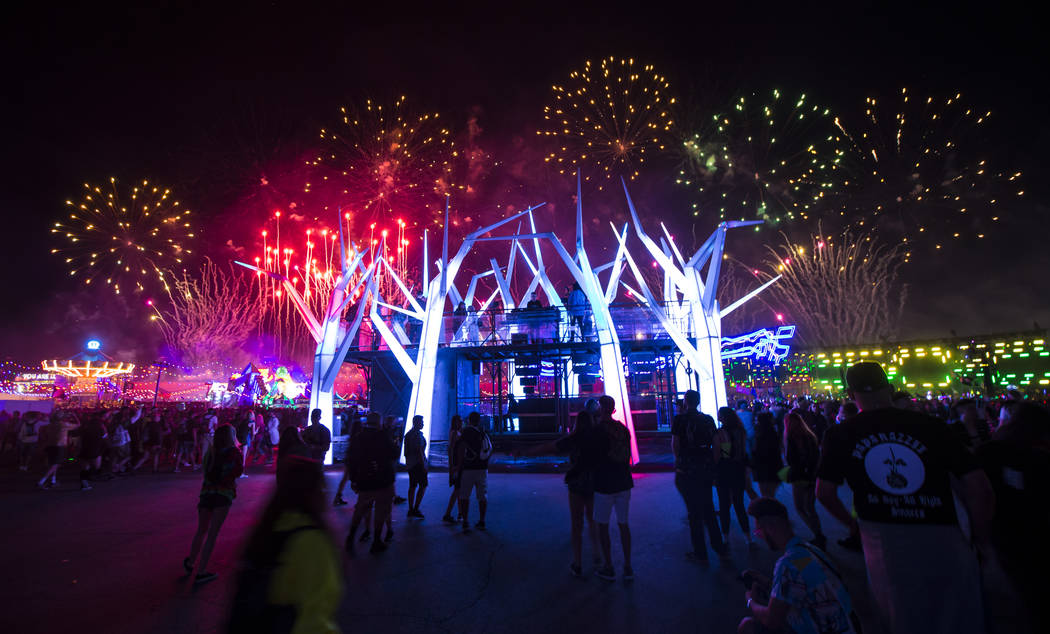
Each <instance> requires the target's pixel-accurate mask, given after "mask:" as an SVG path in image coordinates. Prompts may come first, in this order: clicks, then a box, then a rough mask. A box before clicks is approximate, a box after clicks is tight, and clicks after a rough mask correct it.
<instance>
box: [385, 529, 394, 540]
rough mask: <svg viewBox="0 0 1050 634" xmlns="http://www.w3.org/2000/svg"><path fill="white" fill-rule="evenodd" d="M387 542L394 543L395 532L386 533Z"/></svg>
mask: <svg viewBox="0 0 1050 634" xmlns="http://www.w3.org/2000/svg"><path fill="white" fill-rule="evenodd" d="M385 541H386V542H392V541H394V531H387V532H386V540H385Z"/></svg>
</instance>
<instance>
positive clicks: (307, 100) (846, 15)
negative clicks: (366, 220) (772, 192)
mask: <svg viewBox="0 0 1050 634" xmlns="http://www.w3.org/2000/svg"><path fill="white" fill-rule="evenodd" d="M92 4H94V3H92ZM182 4H184V3H169V4H163V5H160V6H158V7H156V8H141V7H137V8H128V9H96V8H95V7H94V6H92V8H91V9H90V10H89V9H83V10H81V9H77V10H58V9H50V8H46V9H38V10H29V9H25V10H23V11H21V12H19V13H15V14H11V15H9V16H8V18H7V19H5V26H4V27H3V30H4V33H3V37H2V42H0V46H2V47H3V58H2V59H3V61H4V66H5V68H4V76H5V82H4V83H5V90H4V96H3V99H2V108H3V121H4V122H5V124H6V125H5V134H4V136H5V142H4V144H3V168H4V169H3V175H4V179H3V180H4V187H3V188H0V210H2V213H3V215H4V219H5V224H4V227H5V231H4V232H3V233H2V236H3V238H2V242H0V258H2V259H3V265H4V271H5V275H4V276H3V289H2V290H3V297H4V298H5V300H6V301H5V303H4V309H3V310H2V311H0V323H2V325H3V330H2V331H0V357H4V358H8V357H13V358H16V359H19V360H24V361H35V360H37V359H39V358H41V357H42V356H43V355H45V354H46V355H62V354H71V353H72V352H74V351H76V350H77V349H78V348H79V347H80V345H81V343H82V342H83V340H84V339H85V338H86V337H87V336H88V335H97V336H102V337H103V338H105V339H106V340H107V341H108V342H109V345H108V347H109V349H110V352H113V351H121V352H123V353H125V354H132V355H134V356H135V357H136V358H137V359H138V360H140V361H141V360H148V359H150V358H152V357H151V355H152V354H153V351H152V350H148V349H146V350H144V349H143V348H144V347H148V346H147V345H146V344H144V343H142V342H144V341H149V340H150V337H149V335H148V333H146V332H144V331H145V330H147V329H148V327H147V326H146V324H145V317H144V313H142V312H141V307H139V306H131V305H128V306H123V307H122V306H118V305H116V304H114V303H113V301H112V300H110V299H109V295H106V294H100V295H88V294H85V293H83V292H78V291H77V289H78V288H79V286H78V285H77V284H76V283H75V282H73V281H71V280H70V278H69V277H68V275H66V272H65V269H64V267H63V266H62V264H61V262H60V260H59V259H58V258H57V257H55V256H53V255H51V254H50V253H49V249H50V248H51V247H52V246H55V243H54V242H53V241H52V239H51V235H50V234H49V233H48V226H49V225H50V224H51V223H52V222H53V221H55V220H58V219H60V218H61V217H62V216H63V214H64V211H63V202H64V201H65V200H66V199H67V198H70V197H74V196H76V195H78V193H79V189H80V187H81V185H80V184H81V183H82V182H84V181H92V182H102V181H105V180H107V179H108V178H109V177H110V176H117V177H118V178H121V179H123V180H128V181H130V180H134V179H140V178H149V179H151V180H155V181H159V182H163V183H165V184H167V185H169V186H170V187H172V188H173V189H174V190H175V192H176V195H177V197H178V198H179V199H180V200H181V201H182V202H183V203H184V204H185V205H186V206H188V207H189V208H191V209H193V210H194V212H196V214H197V217H196V222H197V223H198V226H201V227H203V229H204V231H203V233H202V239H203V240H204V244H205V250H210V252H212V253H213V254H216V255H217V256H219V255H221V249H220V248H219V245H221V244H223V243H224V242H225V241H226V240H227V239H235V240H236V239H237V236H238V235H239V234H240V233H241V232H246V231H247V230H249V229H252V228H253V227H254V226H256V225H257V224H258V222H257V221H256V220H253V219H246V218H242V217H240V216H239V215H238V212H237V210H238V209H239V207H238V205H239V204H240V201H242V200H243V198H244V197H245V195H246V193H245V191H244V189H245V186H246V185H248V184H250V183H251V182H252V181H253V179H256V176H255V174H257V171H258V170H257V169H255V171H253V162H256V163H258V162H262V163H265V162H266V161H269V160H273V161H280V160H287V159H288V158H289V157H292V156H295V154H296V152H297V151H300V150H301V149H302V148H304V147H306V146H307V145H308V144H309V143H310V142H312V141H313V139H314V138H315V137H316V132H317V130H318V129H319V128H320V127H321V126H322V125H323V124H324V123H325V122H327V121H330V120H331V119H332V116H333V114H334V113H335V112H337V108H338V107H339V106H340V105H343V104H345V103H347V102H348V101H350V100H358V99H361V98H362V97H365V96H378V97H388V96H396V95H400V94H404V95H407V96H409V98H410V99H411V100H412V101H413V102H415V103H421V104H425V107H426V108H427V109H431V110H438V111H441V112H443V113H448V116H449V117H450V118H451V120H452V121H453V122H459V123H461V122H465V121H466V120H467V118H468V117H469V116H471V115H473V116H476V117H477V119H478V122H479V124H480V125H481V126H482V128H483V129H484V137H483V138H484V140H485V142H486V143H488V147H490V148H495V149H497V150H499V151H500V152H502V153H503V155H504V158H506V156H505V155H506V153H507V152H508V151H510V150H508V148H513V147H514V142H515V140H517V142H519V143H520V142H523V141H524V142H526V143H528V142H530V141H531V140H532V139H535V130H536V128H537V127H538V126H539V125H540V124H541V123H542V108H543V105H544V104H545V103H548V102H549V94H550V85H551V84H552V83H555V82H559V81H562V80H563V79H564V77H565V75H566V74H567V73H568V71H570V70H572V69H574V68H577V67H578V66H580V65H581V64H582V62H583V60H585V59H596V58H599V57H603V56H607V55H616V56H623V57H627V56H630V57H634V58H636V59H639V60H644V61H645V62H647V63H652V64H654V65H656V67H657V68H658V69H659V70H660V71H661V72H663V74H665V75H666V76H667V78H668V80H669V81H670V82H671V85H672V87H678V86H686V85H689V86H692V87H694V89H695V88H696V87H700V88H701V89H702V92H704V93H705V96H707V95H713V96H718V97H724V98H723V101H725V100H728V99H729V98H730V97H732V96H733V95H734V94H737V93H740V92H742V91H751V90H764V89H768V88H771V87H780V88H782V89H784V90H793V91H798V90H804V91H807V93H810V94H813V95H815V97H816V98H818V99H819V101H820V102H821V103H824V104H828V105H830V106H831V107H833V108H836V109H843V108H847V107H856V104H857V103H859V102H861V101H862V100H863V98H864V96H866V95H867V94H869V93H877V94H883V95H889V94H891V93H892V92H893V91H895V90H898V89H899V88H900V87H901V86H904V85H906V86H909V87H913V88H914V89H916V90H921V91H924V92H942V93H948V92H956V91H961V92H963V93H965V94H966V95H967V96H968V98H969V99H970V101H972V102H974V103H976V104H980V105H981V107H987V108H988V109H990V110H992V111H993V112H995V113H996V115H997V126H998V127H997V128H996V130H997V132H996V133H997V135H999V140H998V143H997V145H998V146H999V150H1000V153H1002V154H1003V156H1005V157H1006V158H1007V159H1008V160H1009V163H1010V165H1011V166H1012V167H1016V168H1017V169H1021V170H1023V171H1024V173H1025V176H1024V179H1025V189H1026V198H1025V204H1024V205H1022V206H1021V207H1020V208H1019V209H1017V210H1016V211H1015V212H1014V213H1013V214H1012V217H1011V218H1008V219H1007V221H1006V222H1004V223H1003V224H1002V225H1001V228H1002V231H1001V232H1000V233H999V234H997V235H995V236H990V237H989V239H988V240H987V241H986V242H985V243H984V244H983V245H982V246H981V248H980V249H975V250H962V251H960V250H956V251H954V252H951V253H945V254H944V255H943V256H930V257H924V258H921V259H920V260H919V265H918V266H915V265H909V268H908V269H907V270H906V271H905V274H904V277H905V278H906V279H905V281H907V282H908V283H909V284H910V285H911V292H910V299H909V303H908V309H907V310H906V313H905V318H904V322H903V323H902V324H901V334H902V336H904V337H909V336H929V335H945V336H946V335H948V334H949V331H951V330H955V331H957V332H958V333H959V334H960V335H962V334H978V333H991V332H1000V331H1016V330H1022V329H1028V328H1031V327H1032V325H1033V322H1036V321H1038V322H1039V323H1040V324H1041V325H1043V326H1046V325H1050V307H1048V304H1047V301H1046V281H1045V279H1046V278H1045V272H1046V271H1047V269H1048V266H1050V255H1048V251H1047V249H1046V247H1045V236H1046V221H1045V220H1044V218H1046V217H1047V204H1046V201H1047V188H1046V182H1047V176H1048V173H1047V169H1046V167H1045V162H1044V158H1043V154H1044V153H1043V149H1044V148H1045V147H1047V142H1048V141H1050V133H1048V130H1047V127H1046V124H1045V118H1046V112H1047V106H1046V103H1047V96H1048V90H1047V87H1046V82H1045V74H1046V70H1045V62H1046V54H1045V40H1043V37H1042V34H1041V33H1039V32H1038V31H1037V28H1039V26H1038V21H1037V20H1035V19H1034V16H1032V15H1030V14H1025V13H1024V12H1023V10H1020V9H1016V8H1011V7H1003V6H1002V5H1000V4H999V3H987V4H982V5H977V6H973V7H967V6H964V5H962V4H959V3H955V4H952V5H948V6H946V7H942V8H923V9H915V8H911V7H904V6H902V7H895V8H886V7H882V8H871V9H868V10H853V12H850V10H849V9H847V8H845V7H847V6H848V3H841V6H840V7H838V8H831V9H821V8H817V7H815V6H814V7H813V8H812V9H799V10H794V11H787V10H786V9H775V10H773V9H766V8H758V7H751V8H743V9H741V10H739V11H738V12H735V13H731V12H728V11H727V10H725V9H723V8H716V9H712V8H710V7H712V6H715V5H714V4H713V3H704V4H703V5H699V6H696V7H695V8H694V9H692V10H690V11H685V12H683V11H681V10H678V9H670V8H667V9H662V10H657V8H656V4H657V3H648V4H647V3H635V4H632V5H624V6H617V5H613V4H603V5H601V6H600V8H593V9H590V10H583V9H574V10H565V9H563V8H558V9H555V8H551V9H549V10H546V11H537V12H536V13H533V14H531V15H503V14H501V13H499V12H497V10H496V9H494V8H495V7H500V6H502V5H501V4H498V3H492V4H491V5H490V6H491V7H493V8H490V9H478V10H472V11H463V12H455V11H449V12H442V13H440V14H434V13H432V12H431V13H428V12H425V11H417V10H413V9H410V8H408V7H407V6H406V7H402V6H401V5H399V4H395V3H388V4H387V5H386V6H385V7H383V8H385V9H386V10H385V11H383V12H377V11H374V10H368V11H365V12H360V11H358V10H357V9H356V8H355V9H353V10H351V9H349V8H340V9H337V10H336V9H330V8H324V7H321V6H317V5H307V4H305V3H280V2H273V3H267V4H266V5H265V6H262V5H261V3H252V4H245V5H243V6H242V7H241V8H239V9H234V8H231V7H228V6H222V7H218V8H216V7H213V6H208V7H205V8H196V9H186V8H184V7H183V6H181V5H182ZM213 4H215V5H220V4H222V5H225V4H226V3H213ZM347 4H348V5H349V4H357V3H347ZM727 4H729V3H719V4H718V5H717V6H718V7H724V6H726V5H727ZM780 4H781V5H782V4H784V3H780ZM790 4H791V5H795V4H796V3H790ZM395 19H400V20H409V21H410V22H404V23H395V22H394V20H395ZM538 169H542V167H538ZM664 178H666V177H664ZM642 180H643V181H645V180H646V179H645V178H643V179H642ZM664 182H665V181H664V180H661V179H660V177H658V176H655V175H653V176H651V177H650V178H649V181H648V182H640V183H639V184H638V190H639V192H641V193H642V195H644V193H646V192H652V191H656V190H658V189H665V188H668V187H671V186H672V185H670V184H669V183H670V182H671V179H669V178H666V182H667V183H668V184H667V185H666V187H665V184H664ZM532 194H533V193H532V192H527V195H529V196H531V197H532V198H533V199H534V200H536V199H542V198H543V197H544V196H546V195H547V194H548V192H546V191H539V192H535V194H534V195H532ZM608 195H609V196H612V194H608ZM483 202H487V203H490V205H488V206H487V209H488V211H486V210H485V209H479V213H487V214H489V215H488V216H487V217H486V218H485V219H486V220H488V219H490V218H491V219H492V220H495V219H496V218H497V217H498V216H497V215H496V212H495V211H493V210H492V207H491V206H492V205H494V204H496V203H499V202H501V201H499V200H497V199H495V198H493V200H490V201H483ZM504 202H505V201H504ZM559 202H561V203H562V205H563V206H564V205H567V204H568V203H569V202H571V201H566V200H562V201H559ZM640 202H641V204H642V206H643V207H644V206H646V205H647V201H646V200H644V198H642V200H641V201H640ZM664 202H666V201H664ZM610 204H612V203H610ZM616 204H620V201H619V199H617V201H616ZM649 204H650V205H651V206H652V207H656V206H658V205H656V204H655V203H652V202H650V203H649ZM661 204H663V203H661ZM667 204H668V205H672V204H678V203H677V202H674V201H671V202H667ZM654 211H655V209H654ZM665 213H668V214H674V213H677V212H676V210H675V209H674V208H673V207H672V208H671V211H668V212H665ZM712 224H713V223H712ZM246 239H247V238H246ZM729 250H730V251H732V250H733V244H732V241H731V242H730V245H729ZM100 300H105V302H102V301H100ZM132 303H133V302H132ZM116 314H120V315H121V317H120V318H113V317H112V315H116Z"/></svg>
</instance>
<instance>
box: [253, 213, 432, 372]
mask: <svg viewBox="0 0 1050 634" xmlns="http://www.w3.org/2000/svg"><path fill="white" fill-rule="evenodd" d="M333 220H340V221H341V223H342V227H340V226H338V225H335V226H332V225H331V224H326V223H323V222H321V221H320V220H318V219H313V220H309V219H306V218H305V217H303V216H300V215H298V214H294V213H282V212H281V211H279V210H278V211H274V212H273V214H272V215H271V217H270V219H269V220H268V221H267V222H266V223H265V224H264V226H263V228H262V229H260V230H259V232H258V234H257V235H258V236H259V238H260V240H261V241H260V243H259V247H260V251H259V252H258V255H256V256H254V257H253V259H252V260H251V262H252V263H253V264H255V266H257V267H259V268H260V269H263V270H264V271H269V272H272V273H278V274H280V275H282V276H283V277H285V278H286V279H288V280H289V281H290V282H291V283H292V286H293V287H294V288H295V290H296V292H298V293H299V295H300V297H302V298H303V301H304V302H305V303H306V305H307V306H309V307H310V309H311V310H312V311H313V313H314V314H315V315H319V314H323V313H324V312H325V311H326V310H327V308H328V301H329V299H330V297H331V294H332V290H333V289H334V288H335V285H336V284H337V283H338V282H339V281H340V280H341V277H342V265H341V262H340V258H341V257H342V252H341V250H340V247H339V233H340V229H342V231H343V232H344V235H345V234H348V233H349V232H350V230H351V225H352V220H353V218H352V214H350V213H344V214H343V215H342V217H341V218H340V217H338V216H333ZM407 228H408V223H407V222H406V221H404V220H402V219H400V218H398V219H395V220H393V221H391V222H390V223H389V227H385V226H380V225H378V224H377V223H372V224H371V225H370V226H368V227H365V229H364V232H363V233H361V232H358V235H359V236H360V238H359V239H355V240H354V246H356V247H357V248H358V249H367V250H368V253H367V254H366V255H365V257H364V264H365V266H369V265H371V264H372V261H373V259H374V258H382V259H385V260H386V261H388V262H389V263H390V264H391V265H392V267H393V268H394V270H395V271H396V272H397V273H398V276H399V277H400V278H401V279H403V280H408V281H407V282H406V283H408V284H412V281H411V280H410V279H409V278H410V277H411V276H410V267H409V264H408V247H409V244H410V240H409V239H408V237H407V235H406V229H407ZM347 263H348V264H350V263H352V260H351V259H349V256H348V261H347ZM355 275H356V274H355ZM355 281H356V280H353V279H352V280H351V287H352V286H353V283H354V282H355ZM376 284H377V287H378V288H379V290H380V292H381V293H382V294H383V296H393V295H395V294H396V292H397V291H396V288H395V284H396V283H395V282H394V281H393V280H392V279H391V278H390V276H389V275H388V274H386V270H385V269H384V268H382V267H379V268H377V272H376ZM254 288H255V292H256V295H257V296H258V297H259V298H260V303H259V310H260V316H259V326H260V328H261V330H262V331H264V332H266V333H268V334H271V335H273V336H274V340H275V343H276V344H277V345H278V346H279V349H275V350H274V352H275V353H276V354H279V355H282V356H284V357H287V358H297V359H298V358H302V359H305V358H307V357H308V355H309V353H310V352H311V351H312V350H313V347H314V342H313V340H312V338H311V335H310V332H309V330H308V329H307V327H306V325H305V323H304V322H303V320H302V318H301V317H300V315H299V314H298V312H297V311H296V308H295V304H294V303H293V301H292V298H291V297H288V295H287V293H286V289H285V288H284V286H283V285H282V284H281V283H280V282H278V281H276V280H274V279H273V278H271V277H269V276H267V275H264V274H262V273H256V274H255V283H254ZM358 293H360V291H358ZM356 296H357V295H356V294H355V298H356Z"/></svg>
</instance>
